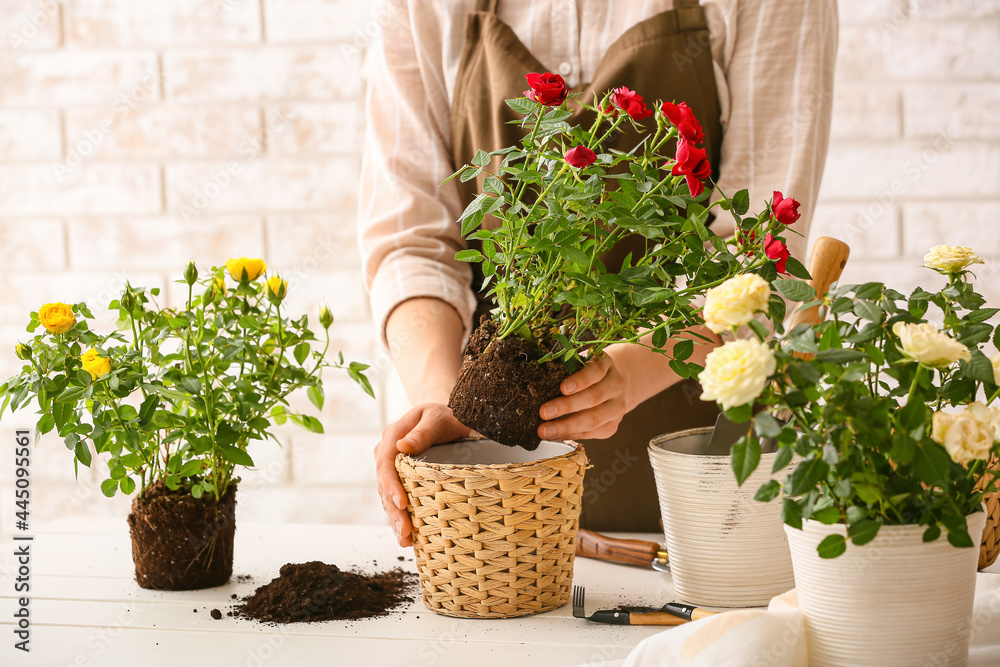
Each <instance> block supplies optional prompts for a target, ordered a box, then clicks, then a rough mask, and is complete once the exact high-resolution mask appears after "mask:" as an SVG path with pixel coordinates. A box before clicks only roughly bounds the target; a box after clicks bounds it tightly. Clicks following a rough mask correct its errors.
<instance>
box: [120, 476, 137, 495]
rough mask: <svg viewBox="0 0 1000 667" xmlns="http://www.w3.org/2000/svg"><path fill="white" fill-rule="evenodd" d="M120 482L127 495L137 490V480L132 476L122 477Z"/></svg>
mask: <svg viewBox="0 0 1000 667" xmlns="http://www.w3.org/2000/svg"><path fill="white" fill-rule="evenodd" d="M118 484H119V485H120V486H121V489H122V493H124V494H125V495H126V496H127V495H129V494H130V493H132V492H133V491H135V480H133V479H132V478H131V477H122V478H121V480H119V482H118Z"/></svg>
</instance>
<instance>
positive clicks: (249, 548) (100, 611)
mask: <svg viewBox="0 0 1000 667" xmlns="http://www.w3.org/2000/svg"><path fill="white" fill-rule="evenodd" d="M33 535H34V540H33V541H32V542H31V543H30V544H31V562H30V567H31V574H30V577H31V579H30V583H31V602H30V607H29V608H30V612H31V642H30V647H31V652H30V653H28V654H25V653H23V652H22V651H18V650H15V649H14V648H13V644H14V642H15V641H16V639H15V637H14V634H13V631H14V630H15V627H14V626H15V619H14V618H13V612H14V610H15V608H16V606H17V601H16V597H17V595H18V594H17V593H15V590H14V586H15V583H16V582H15V579H16V577H17V576H18V564H17V562H16V559H15V558H14V556H13V554H14V549H15V545H18V544H23V542H15V541H14V540H13V536H12V535H11V534H9V533H5V534H0V554H2V555H0V665H2V666H3V667H8V666H12V665H30V666H38V667H69V666H70V665H72V666H73V667H87V666H91V665H115V666H116V667H117V666H128V665H142V666H143V667H158V666H160V665H164V666H167V665H169V666H170V667H182V666H184V665H189V664H190V665H195V664H199V665H219V666H220V667H221V666H225V667H230V666H235V665H240V666H245V667H264V666H267V667H277V666H283V665H294V666H295V667H308V666H311V665H378V666H380V667H385V666H394V665H401V666H410V665H413V666H431V665H433V666H435V667H440V666H448V665H462V666H463V667H464V666H466V665H472V666H474V667H486V666H489V665H512V666H514V667H529V666H532V665H546V666H553V667H554V666H557V665H596V664H601V663H603V662H606V661H619V660H622V659H624V657H625V656H626V655H627V654H628V652H629V651H630V650H631V649H632V647H633V646H635V645H636V644H637V643H638V642H639V641H641V640H642V639H644V638H646V637H648V636H650V635H652V634H654V633H655V632H658V631H662V630H664V628H650V627H627V626H609V625H601V624H597V623H591V622H589V621H585V620H582V619H577V618H574V617H573V615H572V610H571V607H570V605H569V604H567V605H566V606H564V607H562V608H560V609H557V610H555V611H551V612H548V613H545V614H539V615H536V616H527V617H522V618H516V619H504V620H472V619H457V618H451V617H447V616H440V615H438V614H435V613H434V612H432V611H430V610H429V609H427V608H426V607H424V605H423V602H421V601H420V599H419V592H418V593H417V600H416V601H415V602H414V603H413V604H410V605H408V606H406V607H405V608H404V609H402V611H398V612H394V613H392V614H390V615H389V616H387V617H381V618H374V619H366V620H359V621H327V622H323V623H295V624H288V625H284V626H273V625H264V624H259V623H256V622H254V621H248V620H244V619H236V618H229V617H227V616H225V615H224V616H223V618H222V619H221V620H218V621H216V620H213V619H212V618H211V617H210V615H209V612H210V610H211V609H213V608H218V609H220V610H221V611H222V612H223V614H225V612H226V611H227V610H228V609H230V607H231V605H232V604H233V603H235V602H236V600H233V599H231V597H230V596H231V595H232V594H233V593H235V594H237V595H238V596H239V597H243V596H244V595H246V594H248V593H251V592H253V591H254V590H255V589H256V588H257V587H258V586H261V585H263V584H265V583H267V582H269V581H270V580H271V579H272V578H274V577H276V576H277V575H278V568H279V567H280V566H281V565H283V564H284V563H288V562H291V563H301V562H306V561H311V560H321V561H324V562H327V563H333V564H335V565H337V566H338V567H341V568H350V567H355V566H360V567H361V568H368V569H369V571H371V569H372V568H375V569H378V570H385V569H390V568H392V567H396V566H402V567H403V568H404V569H406V570H409V571H413V572H415V571H416V567H415V564H414V562H413V560H412V558H413V551H412V549H402V548H400V547H399V546H397V545H396V543H395V541H394V539H393V536H392V533H391V531H390V530H389V528H388V527H376V526H371V527H368V526H333V525H283V524H259V523H258V524H253V523H245V524H239V525H238V526H237V530H236V545H235V561H234V566H233V579H232V580H231V581H230V583H229V584H227V585H226V586H221V587H218V588H212V589H207V590H201V591H183V592H163V591H149V590H145V589H142V588H139V586H138V585H137V584H136V583H135V576H134V569H133V565H132V556H131V546H130V542H129V536H128V527H127V525H126V523H125V518H124V517H122V518H120V519H117V518H115V519H106V518H68V519H64V520H60V521H59V522H56V523H53V524H49V525H48V526H46V527H44V528H41V529H39V530H37V531H35V532H34V533H33ZM618 535H620V536H623V537H639V538H645V539H651V540H657V539H660V538H661V537H662V536H655V535H642V534H636V533H629V534H625V533H621V534H618ZM399 556H404V557H405V558H406V560H405V561H403V562H400V561H399V560H398V557H399ZM238 575H249V576H251V577H252V580H251V581H247V582H239V581H237V579H236V577H237V576H238ZM575 583H577V584H581V585H583V586H586V588H587V609H588V611H593V610H595V609H607V608H613V607H616V606H618V605H619V604H650V605H652V604H657V605H660V604H663V603H665V602H668V601H670V600H672V599H674V598H673V588H672V584H671V581H670V575H669V574H667V573H660V572H654V571H652V570H643V569H641V568H636V567H629V566H623V565H614V564H610V563H603V562H598V561H594V560H590V559H585V558H581V559H577V561H576V566H575Z"/></svg>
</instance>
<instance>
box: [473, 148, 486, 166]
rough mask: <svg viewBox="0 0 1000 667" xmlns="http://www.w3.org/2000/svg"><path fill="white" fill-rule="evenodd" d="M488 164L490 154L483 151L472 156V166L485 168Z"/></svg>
mask: <svg viewBox="0 0 1000 667" xmlns="http://www.w3.org/2000/svg"><path fill="white" fill-rule="evenodd" d="M489 163H490V154H489V153H487V152H486V151H484V150H478V151H476V154H475V155H473V156H472V164H473V165H475V166H477V167H485V166H486V165H488V164H489Z"/></svg>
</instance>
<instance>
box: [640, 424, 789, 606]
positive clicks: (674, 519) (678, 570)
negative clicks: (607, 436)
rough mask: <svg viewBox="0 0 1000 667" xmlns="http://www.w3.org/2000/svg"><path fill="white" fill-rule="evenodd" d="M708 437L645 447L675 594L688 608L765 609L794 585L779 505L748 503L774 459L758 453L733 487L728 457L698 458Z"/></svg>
mask: <svg viewBox="0 0 1000 667" xmlns="http://www.w3.org/2000/svg"><path fill="white" fill-rule="evenodd" d="M711 437H712V429H711V428H698V429H691V430H688V431H678V432H677V433H671V434H667V435H663V436H660V437H658V438H655V439H654V440H653V441H652V442H650V444H649V459H650V462H651V463H652V466H653V475H654V476H655V478H656V491H657V494H658V495H659V498H660V513H661V514H662V516H663V532H664V537H665V539H666V546H667V554H668V555H669V557H670V572H671V575H672V577H673V584H674V589H675V591H676V593H677V597H678V598H679V599H680V600H682V601H684V602H687V603H689V604H695V605H700V606H706V607H760V606H765V605H767V603H768V602H770V600H771V598H772V597H774V596H775V595H781V594H782V593H784V592H786V591H788V590H790V589H791V588H793V587H794V585H795V584H794V578H793V576H792V561H791V556H790V555H789V552H788V541H787V539H786V538H785V532H784V530H783V529H782V525H783V524H782V522H781V504H780V503H778V502H770V503H762V502H758V501H756V500H754V494H756V493H757V489H758V488H759V487H760V485H761V484H763V483H764V482H766V481H767V480H769V479H771V477H772V475H771V467H772V466H773V465H774V458H775V456H776V454H763V455H762V456H761V460H760V465H759V466H758V467H757V470H756V471H755V472H754V473H753V475H751V476H750V478H749V479H748V480H747V481H746V482H744V484H743V486H737V484H736V477H735V475H734V474H733V469H732V467H731V464H730V460H729V456H707V455H703V454H697V453H696V452H703V451H705V450H707V449H708V443H709V441H710V440H711ZM787 473H788V471H787V470H782V471H779V472H778V474H777V475H775V476H774V477H775V478H777V479H779V480H784V478H785V475H786V474H787Z"/></svg>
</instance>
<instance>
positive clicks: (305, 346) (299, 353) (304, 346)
mask: <svg viewBox="0 0 1000 667" xmlns="http://www.w3.org/2000/svg"><path fill="white" fill-rule="evenodd" d="M310 352H312V348H311V347H309V343H299V344H298V345H296V346H295V361H297V362H298V364H299V366H301V365H302V364H304V363H305V362H306V359H308V358H309V353H310Z"/></svg>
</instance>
